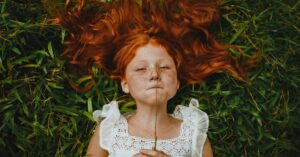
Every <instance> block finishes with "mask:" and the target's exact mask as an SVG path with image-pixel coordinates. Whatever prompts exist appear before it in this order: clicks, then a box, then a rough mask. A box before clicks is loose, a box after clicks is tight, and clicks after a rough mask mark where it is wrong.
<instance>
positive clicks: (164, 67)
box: [160, 66, 170, 69]
mask: <svg viewBox="0 0 300 157" xmlns="http://www.w3.org/2000/svg"><path fill="white" fill-rule="evenodd" d="M160 69H170V67H169V66H161V67H160Z"/></svg>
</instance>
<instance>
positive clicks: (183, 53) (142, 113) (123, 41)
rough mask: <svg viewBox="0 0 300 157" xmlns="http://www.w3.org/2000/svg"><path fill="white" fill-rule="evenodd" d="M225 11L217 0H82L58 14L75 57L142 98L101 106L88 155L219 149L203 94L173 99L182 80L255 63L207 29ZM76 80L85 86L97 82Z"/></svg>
mask: <svg viewBox="0 0 300 157" xmlns="http://www.w3.org/2000/svg"><path fill="white" fill-rule="evenodd" d="M67 2H69V1H67ZM66 8H67V7H66ZM218 16H219V14H218V4H217V2H215V1H213V0H197V1H189V0H178V1H176V0H175V1H174V0H162V1H152V0H144V1H140V0H137V1H134V0H119V1H117V0H116V1H112V2H111V3H104V2H99V1H89V3H88V4H84V1H83V0H78V5H77V10H71V11H70V10H66V12H65V13H63V14H61V15H60V16H58V17H57V18H56V19H55V21H54V22H55V23H57V24H60V25H62V26H63V27H65V28H66V29H67V30H68V32H69V34H70V37H69V38H68V39H67V41H66V46H67V48H66V50H65V52H64V55H65V56H66V57H68V58H69V60H70V63H71V64H74V65H77V66H80V67H81V68H82V69H85V70H86V72H87V73H88V74H90V75H92V73H91V67H92V65H98V66H99V67H100V68H102V69H103V70H104V71H105V73H106V75H107V76H109V77H110V78H111V79H117V80H119V82H120V85H121V88H122V90H123V92H124V93H126V94H130V96H132V97H133V99H134V100H135V102H136V105H137V109H136V111H135V112H134V113H130V114H124V115H122V114H121V113H120V111H119V108H118V102H116V101H112V102H111V103H109V104H106V105H104V106H103V109H102V110H98V111H95V112H94V118H95V120H96V121H97V122H98V125H97V127H96V130H95V132H94V134H93V136H92V138H91V140H90V143H89V146H88V150H87V156H90V157H92V156H95V157H104V156H111V157H132V156H134V157H139V156H151V157H168V156H172V157H190V156H191V157H201V156H204V157H210V156H213V155H212V149H211V146H210V142H209V140H208V138H207V130H208V116H207V115H206V113H204V112H203V111H201V110H199V109H198V107H199V106H198V101H197V100H196V99H192V100H191V101H190V103H189V104H188V106H184V105H178V106H176V108H175V111H174V112H173V113H172V114H168V113H167V104H168V100H170V99H171V98H172V97H173V96H174V95H175V94H176V91H177V90H178V89H179V88H180V86H181V85H182V84H191V83H199V82H200V81H202V80H203V79H204V78H206V77H207V76H209V75H211V74H213V73H215V72H219V71H225V72H228V73H229V74H231V75H232V76H234V77H236V78H238V79H241V77H242V76H244V74H245V72H246V70H247V69H248V68H250V67H251V66H250V65H253V63H252V61H251V60H249V61H248V62H244V63H243V64H242V65H243V66H241V63H240V62H239V61H238V60H237V59H235V58H234V57H232V56H231V55H229V53H228V51H227V50H228V48H234V47H233V46H223V45H221V44H219V43H218V42H217V41H216V40H215V39H214V38H213V37H212V35H211V34H210V33H209V32H208V31H207V28H208V27H209V26H210V24H211V23H213V22H215V21H216V20H217V18H218ZM237 50H238V49H237ZM71 85H72V87H74V88H75V89H76V90H78V91H83V92H84V91H86V90H88V89H89V88H90V87H92V84H91V86H89V88H87V89H86V90H79V89H78V88H77V87H76V86H74V85H73V84H72V83H71ZM102 119H103V120H102Z"/></svg>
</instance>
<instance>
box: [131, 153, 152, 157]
mask: <svg viewBox="0 0 300 157" xmlns="http://www.w3.org/2000/svg"><path fill="white" fill-rule="evenodd" d="M133 157H151V156H149V155H145V154H142V153H137V154H134V156H133Z"/></svg>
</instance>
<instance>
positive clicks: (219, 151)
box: [0, 0, 300, 157]
mask: <svg viewBox="0 0 300 157" xmlns="http://www.w3.org/2000/svg"><path fill="white" fill-rule="evenodd" d="M299 5H300V1H298V0H255V1H254V0H224V1H223V4H222V12H223V16H222V18H221V22H220V24H219V25H218V26H216V27H214V28H212V30H213V31H215V32H216V34H217V38H218V39H219V40H220V41H222V42H223V43H226V44H228V43H229V44H235V45H238V46H240V47H241V48H242V49H243V50H244V51H245V53H246V54H247V55H251V54H254V52H257V51H258V52H261V53H262V60H261V61H260V62H259V64H258V66H257V67H256V68H255V69H254V70H253V71H252V72H251V73H250V74H249V80H248V83H247V84H242V83H241V82H237V81H236V80H233V79H232V78H231V77H229V76H227V75H226V74H217V75H213V76H211V77H209V78H208V79H207V81H206V83H203V84H200V85H191V86H185V87H183V88H182V89H181V90H180V91H179V92H178V94H177V95H176V97H175V98H174V99H172V101H171V102H170V104H175V103H176V104H178V103H187V102H188V101H189V99H190V98H191V97H195V98H197V99H198V100H199V101H200V103H201V105H200V108H201V109H202V110H204V111H205V112H207V113H208V114H209V118H210V130H209V138H210V140H211V143H212V146H213V149H214V154H215V156H244V157H245V156H274V157H279V156H289V157H292V156H298V155H297V154H299V153H300V138H299V134H300V116H299V115H300V112H299V111H300V108H299V96H300V95H299V86H300V69H299V68H300V64H299V59H300V57H299V43H300V41H299V36H300V35H299V21H300V19H299V15H300V13H299ZM49 18H50V17H49V15H47V13H46V12H45V10H44V9H43V4H42V1H40V0H1V1H0V52H1V53H0V86H1V88H0V90H1V92H0V132H1V136H0V154H1V156H45V157H46V156H84V155H85V150H86V147H87V143H88V140H89V137H90V136H91V133H92V130H93V127H94V126H95V123H94V122H93V120H92V114H91V113H92V111H93V110H96V109H101V106H102V105H103V104H106V103H108V102H109V101H111V100H113V99H118V100H120V101H121V102H123V105H122V106H121V110H122V111H123V112H125V111H131V110H132V107H133V105H134V102H132V100H130V99H129V98H127V97H126V96H122V93H120V92H119V89H118V86H117V83H116V82H113V81H109V80H107V78H106V77H105V76H103V73H102V72H101V70H99V69H94V70H95V72H96V73H97V75H96V80H97V84H96V85H95V87H94V88H93V89H92V90H91V91H89V92H87V93H84V94H80V93H76V92H74V91H73V90H71V89H70V87H69V85H68V84H67V82H66V78H71V74H68V73H66V72H65V67H64V66H63V65H64V61H63V60H62V59H61V57H60V54H61V52H62V48H63V45H62V43H63V40H64V38H65V36H66V32H64V31H63V30H61V29H59V28H57V27H53V26H51V25H49V24H47V20H48V19H49ZM90 79H91V78H89V77H85V78H81V79H77V80H76V81H77V83H78V84H82V85H84V84H85V82H86V81H87V80H90Z"/></svg>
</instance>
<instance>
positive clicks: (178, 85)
mask: <svg viewBox="0 0 300 157" xmlns="http://www.w3.org/2000/svg"><path fill="white" fill-rule="evenodd" d="M179 87H180V81H179V80H177V87H176V88H177V90H178V89H179Z"/></svg>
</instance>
